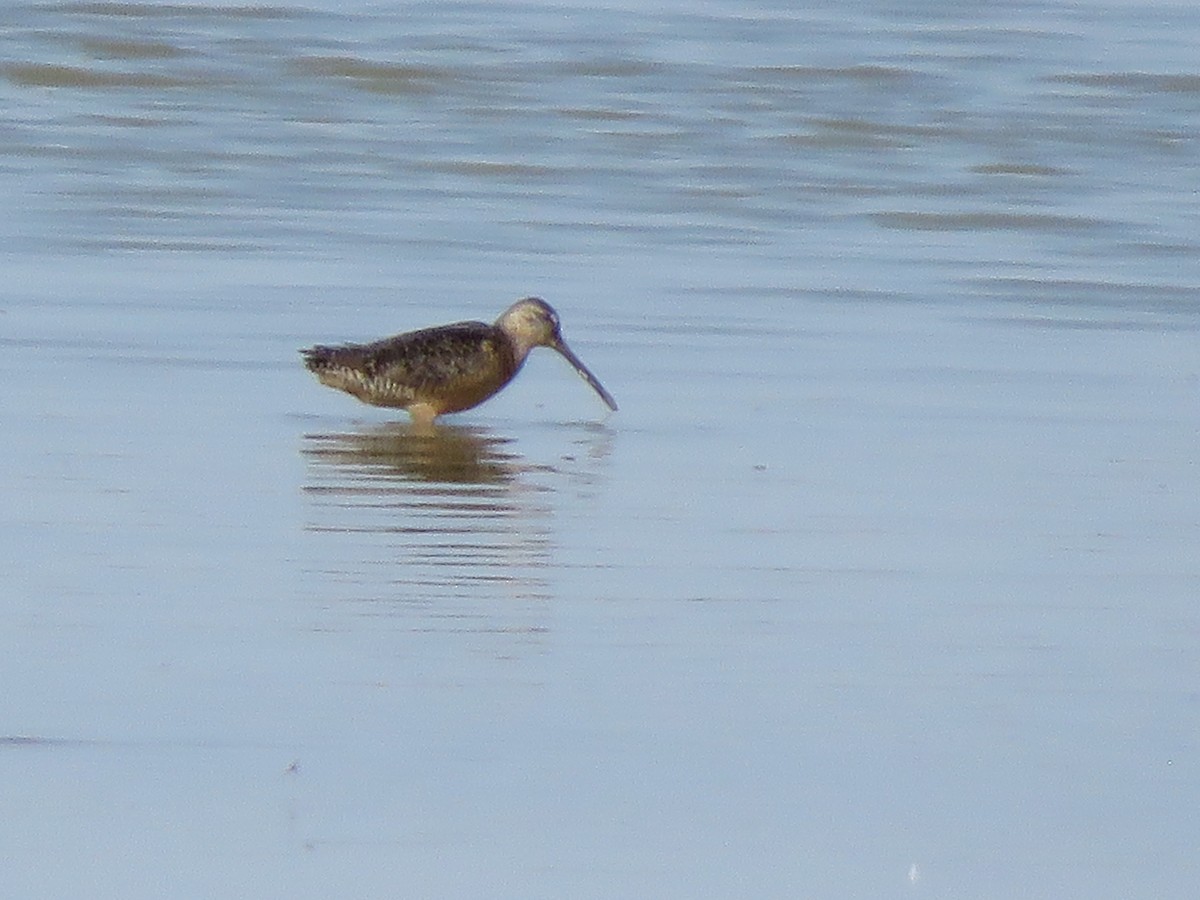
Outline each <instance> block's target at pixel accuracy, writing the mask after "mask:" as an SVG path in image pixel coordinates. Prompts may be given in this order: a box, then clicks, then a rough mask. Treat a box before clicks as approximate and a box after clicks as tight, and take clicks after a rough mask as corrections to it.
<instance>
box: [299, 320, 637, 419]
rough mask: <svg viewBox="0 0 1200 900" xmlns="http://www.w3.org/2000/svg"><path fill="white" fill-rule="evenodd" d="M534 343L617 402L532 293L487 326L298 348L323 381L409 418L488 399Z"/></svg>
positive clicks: (467, 325) (463, 324)
mask: <svg viewBox="0 0 1200 900" xmlns="http://www.w3.org/2000/svg"><path fill="white" fill-rule="evenodd" d="M537 346H544V347H550V348H552V349H554V350H557V351H558V352H559V353H560V354H562V355H563V356H564V357H565V358H566V359H567V360H568V361H569V362H570V363H571V365H572V366H574V367H575V369H576V370H577V371H578V372H579V374H580V375H581V376H582V377H583V378H584V380H585V381H587V382H588V384H590V385H591V386H592V387H593V388H594V389H595V391H596V392H597V393H598V394H599V395H600V398H601V399H602V400H603V401H604V402H605V403H606V404H607V405H608V406H609V407H610V408H611V409H614V410H615V409H616V408H617V405H616V403H615V401H613V399H612V397H611V395H609V393H608V392H607V391H606V390H605V389H604V388H603V386H601V384H600V382H599V381H597V380H596V377H595V376H594V375H592V373H591V372H590V371H588V369H587V367H585V366H584V365H583V363H582V362H581V361H580V360H579V358H578V357H577V356H575V354H574V353H572V352H571V350H570V349H569V348H568V347H567V345H566V343H565V342H564V341H563V339H562V335H561V333H560V330H559V323H558V315H557V314H556V313H555V312H554V310H553V309H551V308H550V306H549V305H548V304H547V303H545V302H544V301H542V300H539V299H537V298H536V297H528V298H526V299H524V300H519V301H517V302H516V303H514V304H513V305H512V306H511V307H509V308H508V309H507V310H505V312H504V313H503V314H502V315H501V316H500V318H499V319H497V320H496V322H495V324H493V325H488V324H486V323H484V322H457V323H455V324H453V325H443V326H441V327H438V328H425V329H422V330H421V331H411V332H408V333H406V334H399V335H396V336H395V337H390V338H384V339H383V340H379V341H375V342H373V343H370V344H343V345H340V346H334V347H330V346H316V347H311V348H309V349H307V350H302V351H300V352H301V353H302V354H303V356H304V364H305V365H306V366H307V367H308V369H309V370H310V371H311V372H313V373H314V374H315V375H316V376H317V378H318V379H319V380H320V381H321V383H322V384H325V385H328V386H329V387H332V388H337V389H338V390H342V391H346V392H347V393H349V394H352V395H354V396H355V397H357V398H358V399H359V400H362V401H363V402H364V403H370V404H372V405H373V406H387V407H395V408H400V409H406V410H408V411H409V413H410V415H412V417H413V419H414V421H418V422H429V421H432V420H433V419H434V418H436V417H437V416H440V415H442V414H444V413H453V412H461V411H462V410H465V409H470V408H472V407H474V406H478V405H479V404H480V403H482V402H483V401H484V400H487V399H488V398H489V397H491V396H492V395H493V394H495V393H496V392H497V391H499V390H500V389H501V388H503V387H504V386H505V385H506V384H508V383H509V382H510V381H511V380H512V379H513V377H514V376H515V375H516V374H517V372H519V371H520V370H521V366H522V365H523V364H524V362H525V358H526V357H527V356H528V354H529V351H530V350H532V349H533V348H534V347H537Z"/></svg>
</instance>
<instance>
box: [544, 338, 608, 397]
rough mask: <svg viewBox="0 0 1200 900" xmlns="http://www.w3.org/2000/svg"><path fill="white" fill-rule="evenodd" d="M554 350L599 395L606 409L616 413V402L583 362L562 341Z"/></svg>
mask: <svg viewBox="0 0 1200 900" xmlns="http://www.w3.org/2000/svg"><path fill="white" fill-rule="evenodd" d="M554 349H555V350H557V351H558V352H559V353H561V354H562V355H563V358H565V359H566V361H567V362H569V363H570V364H571V365H573V366H574V367H575V371H576V372H578V373H579V374H580V375H581V376H583V380H584V381H586V382H587V383H588V384H590V385H591V386H592V390H593V391H595V392H596V393H597V394H599V395H600V399H601V400H603V401H604V402H605V404H606V405H607V406H608V408H609V409H611V410H612V411H613V412H616V409H617V401H616V400H614V399H613V398H612V394H610V393H609V392H608V391H606V390H605V389H604V385H602V384H601V383H600V380H599V379H598V378H596V376H595V375H593V374H592V372H591V370H590V369H588V367H587V366H585V365H584V364H583V360H581V359H580V358H579V357H578V356H576V355H575V354H574V353H572V352H571V348H570V347H568V346H567V345H566V344H565V343H564V342H562V341H559V342H558V343H557V344H556V345H555V346H554Z"/></svg>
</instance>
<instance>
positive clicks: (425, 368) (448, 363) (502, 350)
mask: <svg viewBox="0 0 1200 900" xmlns="http://www.w3.org/2000/svg"><path fill="white" fill-rule="evenodd" d="M303 353H304V360H305V365H307V366H308V368H309V369H310V370H311V371H313V372H315V373H316V374H317V376H318V377H319V378H320V379H321V381H322V382H323V383H325V384H327V385H329V386H331V387H336V388H339V389H341V390H344V391H348V392H349V393H351V394H354V395H355V396H356V397H358V398H359V399H361V400H364V401H365V402H367V403H372V404H375V405H377V406H398V407H405V406H408V405H410V404H412V403H417V402H420V403H427V404H429V405H430V406H432V407H434V408H435V409H437V410H438V411H439V412H456V411H458V410H461V409H469V408H470V407H472V406H474V405H476V404H477V403H480V402H482V401H483V400H485V399H487V398H488V397H490V396H491V395H492V394H494V393H495V392H496V391H498V390H499V389H500V388H501V387H503V386H504V384H506V383H507V382H508V380H509V379H510V378H512V376H513V375H514V374H515V365H514V361H513V355H512V351H511V349H510V348H509V346H508V342H507V341H506V340H504V338H503V335H501V334H499V333H498V332H497V330H496V328H495V326H492V325H487V324H485V323H483V322H458V323H456V324H454V325H444V326H441V327H439V328H427V329H424V330H422V331H412V332H409V333H407V334H400V335H396V336H395V337H390V338H384V339H383V340H380V341H375V342H374V343H370V344H344V345H342V346H338V347H321V346H319V347H313V348H311V349H309V350H305V351H303Z"/></svg>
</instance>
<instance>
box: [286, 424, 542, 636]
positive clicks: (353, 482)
mask: <svg viewBox="0 0 1200 900" xmlns="http://www.w3.org/2000/svg"><path fill="white" fill-rule="evenodd" d="M303 453H304V456H305V457H306V459H307V460H308V473H307V479H306V480H307V483H306V485H305V492H306V493H307V494H308V495H309V496H310V498H311V499H312V500H313V509H312V511H311V513H310V515H311V520H310V522H309V524H308V526H307V530H308V531H309V532H312V533H315V534H322V535H329V536H331V537H333V538H334V539H331V540H321V541H319V542H317V544H315V545H314V551H315V554H316V558H313V559H310V560H309V561H308V567H309V574H310V575H311V576H313V577H315V578H316V579H317V580H318V581H319V582H320V585H319V587H318V590H319V593H320V595H321V596H322V597H323V598H330V599H332V598H338V599H339V600H341V601H344V602H350V603H355V604H360V605H361V606H360V611H361V612H362V613H363V614H368V615H380V616H401V617H404V618H406V619H408V620H409V621H408V623H407V627H409V628H412V629H413V630H422V631H425V630H434V631H468V632H497V631H500V632H504V633H514V632H515V633H518V634H520V635H522V636H523V639H526V640H528V639H530V638H531V637H532V639H534V640H536V637H533V636H536V635H538V634H540V633H542V632H544V631H545V628H546V626H545V621H544V617H545V614H546V610H545V602H544V601H546V600H547V599H549V597H550V591H549V587H548V584H547V581H546V577H545V576H546V567H547V563H548V559H549V556H550V547H551V532H550V514H551V506H550V503H549V497H548V496H547V492H548V490H549V488H546V487H545V486H544V485H539V484H536V483H534V482H533V481H531V480H530V478H529V477H528V476H529V474H530V472H531V467H530V466H529V465H528V464H527V463H525V462H524V460H523V459H522V458H521V457H520V455H519V454H517V453H516V452H515V451H514V450H513V449H512V446H511V441H510V440H509V439H507V438H502V437H498V436H496V435H494V434H492V433H491V432H490V431H489V430H488V429H485V428H465V427H455V426H447V425H436V426H433V427H426V428H415V427H413V426H411V425H409V424H407V423H403V424H400V423H392V424H387V425H368V426H363V427H362V428H361V429H359V430H355V431H346V432H337V433H318V434H308V435H306V436H305V438H304V445H303Z"/></svg>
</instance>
